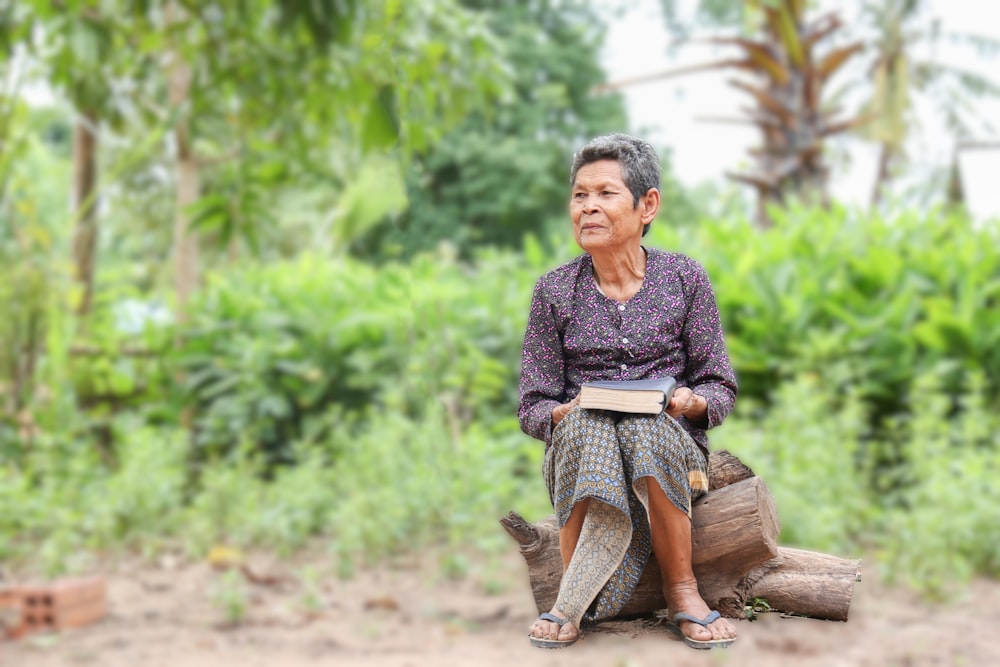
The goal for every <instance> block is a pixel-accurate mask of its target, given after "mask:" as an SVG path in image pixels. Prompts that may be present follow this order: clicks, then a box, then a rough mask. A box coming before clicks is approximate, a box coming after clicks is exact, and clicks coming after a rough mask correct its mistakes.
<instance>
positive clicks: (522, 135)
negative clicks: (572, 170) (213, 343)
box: [355, 0, 625, 256]
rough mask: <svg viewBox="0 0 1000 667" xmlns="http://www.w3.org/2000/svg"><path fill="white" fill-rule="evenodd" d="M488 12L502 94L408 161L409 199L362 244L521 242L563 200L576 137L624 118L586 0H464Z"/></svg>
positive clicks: (596, 18) (560, 209) (384, 247)
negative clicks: (603, 87) (608, 90)
mask: <svg viewBox="0 0 1000 667" xmlns="http://www.w3.org/2000/svg"><path fill="white" fill-rule="evenodd" d="M463 5H464V6H465V7H466V8H467V9H469V10H474V11H479V12H484V13H485V14H486V15H487V16H488V21H489V27H490V30H491V31H492V32H493V33H494V34H496V35H497V37H498V40H499V41H500V42H501V44H502V46H503V47H504V53H505V55H506V57H507V59H508V61H509V64H510V68H511V70H512V73H513V78H514V84H513V94H512V95H511V96H510V97H509V98H508V99H507V100H506V101H505V103H503V104H500V105H498V106H496V107H495V108H491V109H488V110H483V111H481V112H478V113H475V114H471V115H469V116H468V117H467V118H466V119H465V120H464V121H463V122H462V123H461V125H459V126H458V127H456V128H455V129H454V130H452V131H451V132H449V133H448V134H447V135H446V136H445V137H444V138H443V139H442V141H440V142H438V143H436V144H435V145H434V146H432V147H430V148H429V149H428V150H427V151H424V152H421V153H419V154H418V155H417V156H416V158H415V159H414V161H413V162H412V163H411V164H410V165H408V166H409V168H408V170H407V173H406V190H407V196H408V199H409V207H408V208H407V209H406V211H405V212H404V213H402V215H400V216H398V217H396V218H394V219H392V218H390V219H386V220H384V221H383V222H382V224H380V225H379V226H377V227H376V228H374V229H372V230H371V231H370V232H369V233H368V234H366V235H365V236H363V237H362V238H360V239H358V242H357V243H356V244H355V251H356V252H358V253H359V254H368V255H370V254H380V255H382V256H398V255H404V256H405V255H410V254H413V253H415V252H418V251H421V250H426V249H429V248H433V247H434V246H436V245H437V244H438V243H439V242H440V241H442V240H447V241H448V242H449V243H451V244H454V245H455V246H457V247H458V248H459V249H460V251H461V252H462V253H463V254H468V253H471V251H472V250H473V248H475V247H478V246H483V245H507V246H519V245H520V243H521V238H522V236H523V235H524V234H525V233H527V232H536V233H538V232H541V231H543V230H544V228H545V226H546V223H547V222H548V221H550V220H552V219H553V218H558V219H559V220H562V219H563V218H564V211H565V207H566V201H567V198H566V193H567V189H566V188H567V183H566V178H567V175H568V165H569V160H570V158H571V156H572V152H573V150H574V149H575V148H577V147H578V146H579V144H580V143H582V142H583V141H585V140H587V139H589V138H591V137H592V136H595V135H597V134H602V133H606V132H611V131H621V130H623V129H624V127H625V110H624V105H623V101H622V99H621V98H620V96H619V95H617V94H595V93H594V92H593V89H594V88H595V86H597V85H598V84H600V83H603V82H604V81H605V74H604V72H603V71H602V69H601V66H600V64H599V62H598V58H597V54H598V50H599V47H600V42H601V33H602V26H603V23H602V20H601V18H600V15H599V14H598V12H597V11H596V10H595V9H594V8H593V7H591V6H590V4H589V3H587V2H585V1H584V0H570V1H568V2H557V1H555V0H539V1H536V2H529V3H512V2H504V1H502V0H464V2H463Z"/></svg>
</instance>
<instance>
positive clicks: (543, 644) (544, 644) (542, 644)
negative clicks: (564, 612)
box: [528, 612, 580, 648]
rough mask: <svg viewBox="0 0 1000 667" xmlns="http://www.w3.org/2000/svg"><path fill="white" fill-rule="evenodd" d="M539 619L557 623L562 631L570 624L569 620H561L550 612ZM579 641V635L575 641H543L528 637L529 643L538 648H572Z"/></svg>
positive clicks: (540, 638) (538, 638) (539, 638)
mask: <svg viewBox="0 0 1000 667" xmlns="http://www.w3.org/2000/svg"><path fill="white" fill-rule="evenodd" d="M538 618H539V620H542V621H551V622H553V623H555V624H556V625H558V626H559V628H560V629H562V626H564V625H566V624H567V623H569V620H568V619H565V618H559V617H558V616H556V615H555V614H550V613H548V612H546V613H544V614H541V615H540V616H539V617H538ZM577 632H579V630H577ZM578 639H580V636H579V635H577V636H576V637H574V638H573V639H561V640H560V639H543V638H542V637H533V636H531V635H528V641H530V642H531V645H532V646H537V647H538V648H566V647H567V646H571V645H572V644H575V643H576V642H577V640H578Z"/></svg>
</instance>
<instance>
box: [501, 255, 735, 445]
mask: <svg viewBox="0 0 1000 667" xmlns="http://www.w3.org/2000/svg"><path fill="white" fill-rule="evenodd" d="M646 255H647V260H646V275H645V278H644V279H643V281H642V287H640V288H639V291H638V292H636V294H635V295H634V296H633V297H632V298H631V299H629V300H628V301H627V302H625V303H619V302H617V301H615V300H613V299H610V298H608V297H606V296H604V295H603V294H602V293H601V292H600V291H599V290H598V289H597V285H596V284H595V283H594V268H593V262H592V261H591V258H590V255H581V256H580V257H577V258H576V259H574V260H572V261H570V262H568V263H566V264H563V265H562V266H560V267H559V268H557V269H554V270H552V271H550V272H548V273H546V274H545V275H544V276H542V277H541V278H540V279H539V280H538V282H537V283H536V285H535V292H534V295H533V296H532V299H531V312H530V314H529V316H528V327H527V331H526V332H525V335H524V348H523V350H522V353H521V383H520V395H521V401H520V405H519V407H518V419H519V420H520V422H521V428H522V429H523V430H524V432H525V433H527V434H528V435H530V436H531V437H533V438H538V439H539V440H544V441H545V442H546V443H549V442H550V441H551V436H552V409H553V408H555V407H556V406H557V405H559V404H560V403H565V402H566V401H568V400H570V399H571V398H573V397H574V396H576V395H577V394H578V393H579V392H580V385H581V384H582V383H584V382H589V381H591V380H642V379H649V378H659V377H665V376H673V377H675V378H677V384H678V385H679V386H682V387H690V388H691V389H692V391H694V392H695V393H696V394H700V395H701V396H704V397H705V399H706V401H707V402H708V425H707V428H712V427H715V426H718V425H719V424H721V423H722V420H723V419H725V418H726V415H728V414H729V412H730V411H731V410H732V409H733V403H734V402H735V401H736V391H737V386H736V376H735V374H734V373H733V369H732V366H731V365H730V363H729V355H728V354H727V352H726V343H725V340H724V339H723V336H722V325H721V322H720V320H719V310H718V306H717V305H716V303H715V293H714V292H713V291H712V285H711V283H710V282H709V280H708V274H706V273H705V269H704V268H703V267H702V266H701V265H700V264H699V263H698V262H696V261H694V260H693V259H691V258H689V257H686V256H684V255H681V254H679V253H671V252H666V251H663V250H658V249H655V248H648V249H646ZM678 422H680V423H681V425H683V426H684V428H686V429H687V430H688V432H689V433H690V434H691V436H692V438H694V440H695V442H696V443H698V445H699V446H700V447H701V448H702V449H704V450H705V451H707V450H708V438H707V436H706V434H705V431H706V429H703V428H696V427H694V426H692V425H691V424H690V423H689V422H688V421H687V420H686V419H685V418H684V417H680V418H679V419H678Z"/></svg>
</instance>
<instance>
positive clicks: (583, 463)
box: [530, 408, 649, 640]
mask: <svg viewBox="0 0 1000 667" xmlns="http://www.w3.org/2000/svg"><path fill="white" fill-rule="evenodd" d="M614 422H615V419H614V415H612V414H611V413H606V412H604V411H592V410H582V409H580V408H577V409H574V410H572V411H570V413H569V414H567V415H566V417H564V418H563V420H562V421H561V422H560V423H559V426H558V427H557V428H556V430H555V432H554V433H553V437H552V446H551V447H549V448H548V450H547V451H546V454H545V465H544V473H545V479H546V485H547V486H548V488H549V495H550V497H551V499H552V504H553V506H554V508H555V510H556V516H557V518H558V521H559V525H560V530H559V549H560V554H561V556H562V561H563V578H562V582H561V584H560V586H559V596H558V598H557V600H556V603H555V606H554V608H553V609H552V610H551V612H550V613H551V614H553V615H554V616H556V617H558V618H560V619H566V620H567V621H568V622H567V623H565V624H564V625H562V626H561V627H560V626H559V625H558V624H557V623H554V622H551V621H545V620H538V621H536V622H535V623H534V624H533V625H532V626H531V629H530V634H531V635H532V636H533V637H537V638H545V639H559V640H569V639H573V638H575V637H577V636H579V627H580V622H581V621H582V620H583V617H584V615H585V614H587V612H588V608H589V607H590V606H591V603H592V602H594V601H595V598H597V597H598V596H599V595H604V594H605V593H604V592H603V589H604V588H605V584H607V583H608V581H609V579H610V578H612V577H613V575H615V573H616V570H617V569H618V567H619V565H620V564H621V563H622V559H623V557H624V554H625V552H626V551H627V549H628V548H629V545H630V538H631V535H632V520H631V518H630V515H629V512H630V506H629V500H628V498H629V487H628V484H627V482H626V481H625V476H624V471H623V470H622V465H621V458H620V454H619V452H618V443H617V441H616V437H615V424H614ZM595 500H596V501H597V502H592V501H595ZM636 507H637V508H638V511H639V512H644V510H642V508H641V507H639V506H638V505H636ZM646 549H647V553H648V549H649V546H648V542H647V546H646ZM619 552H620V553H619ZM617 589H618V587H616V586H614V585H613V586H611V587H610V590H611V591H612V592H614V591H617ZM595 604H596V603H595ZM597 606H598V607H600V604H597Z"/></svg>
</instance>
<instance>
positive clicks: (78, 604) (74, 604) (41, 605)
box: [0, 577, 107, 638]
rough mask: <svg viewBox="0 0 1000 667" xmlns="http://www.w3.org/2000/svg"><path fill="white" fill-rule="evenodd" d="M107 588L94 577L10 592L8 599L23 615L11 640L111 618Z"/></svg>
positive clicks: (99, 578)
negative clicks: (108, 616)
mask: <svg viewBox="0 0 1000 667" xmlns="http://www.w3.org/2000/svg"><path fill="white" fill-rule="evenodd" d="M106 588H107V585H106V582H105V580H104V578H103V577H90V578H86V579H64V580H62V581H57V582H53V583H51V584H45V585H25V586H18V587H14V588H13V589H8V590H9V593H8V598H9V599H16V600H17V602H18V605H19V608H20V613H21V623H20V625H17V626H15V627H13V628H8V630H7V633H8V636H10V637H14V638H17V637H21V636H23V635H25V634H27V633H30V632H57V631H59V630H64V629H67V628H75V627H79V626H81V625H87V624H89V623H94V622H96V621H99V620H100V619H101V618H103V617H104V616H105V615H106V614H107V594H106ZM0 599H2V598H0Z"/></svg>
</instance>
